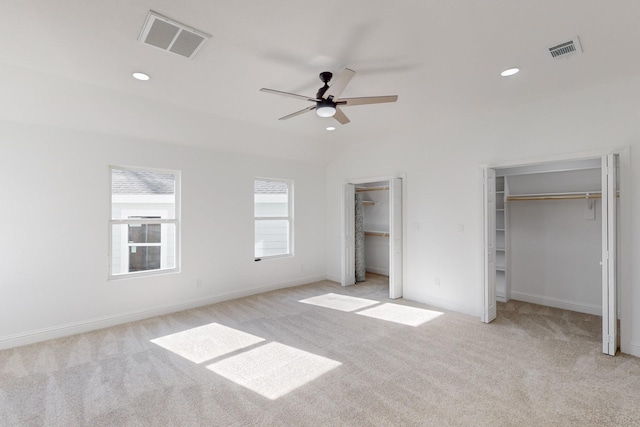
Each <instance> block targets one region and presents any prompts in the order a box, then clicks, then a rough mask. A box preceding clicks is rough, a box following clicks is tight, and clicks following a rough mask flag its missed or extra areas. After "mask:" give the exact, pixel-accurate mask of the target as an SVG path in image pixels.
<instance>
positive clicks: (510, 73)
mask: <svg viewBox="0 0 640 427" xmlns="http://www.w3.org/2000/svg"><path fill="white" fill-rule="evenodd" d="M519 71H520V68H509V69H508V70H504V71H503V72H501V73H500V75H501V76H502V77H509V76H513V75H514V74H517V73H518V72H519Z"/></svg>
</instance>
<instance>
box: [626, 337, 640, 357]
mask: <svg viewBox="0 0 640 427" xmlns="http://www.w3.org/2000/svg"><path fill="white" fill-rule="evenodd" d="M625 350H629V351H625V353H626V354H630V355H632V356H636V357H640V342H633V341H631V342H630V343H629V348H628V349H625Z"/></svg>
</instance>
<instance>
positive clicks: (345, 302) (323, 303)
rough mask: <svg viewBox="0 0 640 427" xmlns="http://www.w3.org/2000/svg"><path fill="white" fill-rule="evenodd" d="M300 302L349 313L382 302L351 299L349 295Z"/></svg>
mask: <svg viewBox="0 0 640 427" xmlns="http://www.w3.org/2000/svg"><path fill="white" fill-rule="evenodd" d="M299 302H301V303H304V304H311V305H316V306H318V307H325V308H332V309H334V310H340V311H347V312H349V311H356V310H360V309H362V308H365V307H369V306H372V305H375V304H379V303H380V301H375V300H372V299H365V298H357V297H350V296H348V295H340V294H333V293H329V294H324V295H318V296H316V297H311V298H307V299H303V300H300V301H299Z"/></svg>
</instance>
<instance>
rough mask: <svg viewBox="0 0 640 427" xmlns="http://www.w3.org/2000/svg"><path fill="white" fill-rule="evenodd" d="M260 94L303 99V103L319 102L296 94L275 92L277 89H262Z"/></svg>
mask: <svg viewBox="0 0 640 427" xmlns="http://www.w3.org/2000/svg"><path fill="white" fill-rule="evenodd" d="M260 92H266V93H273V94H274V95H283V96H288V97H291V98H298V99H302V100H303V101H311V102H316V101H317V99H316V98H312V97H310V96H304V95H297V94H295V93H289V92H283V91H281V90H275V89H267V88H265V87H263V88H262V89H260Z"/></svg>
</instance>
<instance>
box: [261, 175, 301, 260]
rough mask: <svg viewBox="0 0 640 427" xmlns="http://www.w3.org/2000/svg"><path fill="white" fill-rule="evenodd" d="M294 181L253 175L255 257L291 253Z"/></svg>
mask: <svg viewBox="0 0 640 427" xmlns="http://www.w3.org/2000/svg"><path fill="white" fill-rule="evenodd" d="M292 200H293V182H292V181H288V180H283V179H266V178H256V179H255V180H254V183H253V205H254V219H255V246H254V248H255V251H254V255H255V258H256V259H261V258H268V257H278V256H287V255H292V254H293V250H292V249H293V248H292V246H293V245H292V241H293V239H292V234H293V233H292V231H293V203H292Z"/></svg>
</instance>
